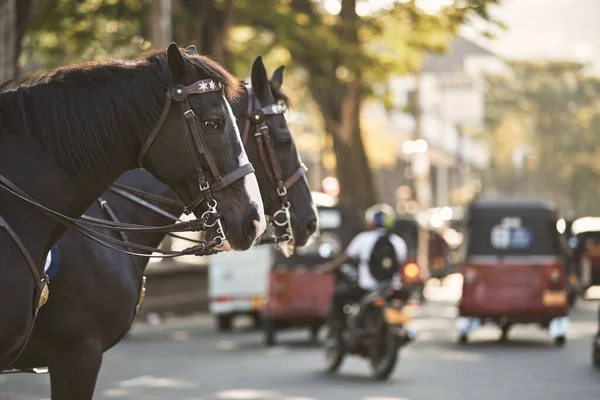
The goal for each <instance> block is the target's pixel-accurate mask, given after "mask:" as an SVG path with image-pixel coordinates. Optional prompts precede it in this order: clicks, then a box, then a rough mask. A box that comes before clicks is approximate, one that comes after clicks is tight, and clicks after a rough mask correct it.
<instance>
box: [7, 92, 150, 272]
mask: <svg viewBox="0 0 600 400" xmlns="http://www.w3.org/2000/svg"><path fill="white" fill-rule="evenodd" d="M55 85H60V84H55ZM81 85H84V83H81ZM79 89H80V90H78V91H77V95H78V96H80V99H81V100H82V102H83V104H85V102H86V101H89V103H92V100H91V99H93V96H94V92H93V91H92V90H88V91H85V90H81V89H82V88H79ZM56 92H58V91H56ZM64 92H65V91H64V90H63V91H62V92H61V93H62V94H61V95H62V96H63V98H65V95H64ZM54 93H55V92H54V91H52V85H51V84H47V85H46V86H44V85H39V86H31V87H28V88H25V89H24V88H20V89H17V90H15V91H8V92H3V93H0V160H1V162H0V174H2V175H3V176H4V177H6V178H7V179H9V180H10V181H11V182H13V183H14V184H15V185H16V186H18V187H19V188H20V189H22V190H23V191H24V192H26V193H27V194H28V195H29V196H31V197H32V198H34V199H35V200H37V201H38V202H39V203H41V204H43V205H44V206H46V207H48V208H51V209H53V210H55V211H57V212H59V213H61V214H64V215H67V216H69V217H73V218H75V217H78V216H80V215H81V214H83V212H84V211H85V210H86V209H87V208H88V207H89V206H90V205H91V204H92V203H93V202H94V200H95V199H97V198H98V196H99V195H100V194H101V193H102V192H103V191H104V190H105V189H106V188H107V187H108V186H109V185H110V184H111V183H112V182H114V181H115V180H116V179H117V178H118V177H119V176H120V175H121V174H123V173H124V172H125V171H127V170H128V169H132V168H134V167H135V166H136V149H137V147H139V144H138V142H139V139H138V138H137V136H135V135H136V133H137V132H135V131H132V128H131V124H130V123H129V122H127V121H123V124H119V123H118V122H119V121H120V120H123V119H126V118H125V117H124V115H113V116H112V120H111V122H106V124H105V125H106V126H110V128H111V129H113V130H115V131H116V130H119V132H112V133H111V134H107V135H99V136H98V137H96V138H94V139H91V135H89V134H88V136H89V137H90V139H89V140H81V142H84V143H81V144H80V145H65V143H63V142H67V141H69V140H71V141H72V140H73V137H77V135H80V139H81V138H87V136H86V133H87V132H92V131H91V129H94V127H93V125H94V121H93V119H89V120H88V119H85V116H84V115H83V111H81V115H79V114H78V113H77V112H76V111H65V112H64V115H63V114H61V115H62V117H63V119H61V120H60V121H59V120H57V119H52V121H54V122H55V123H56V126H53V124H52V123H51V122H47V121H46V120H44V114H43V113H44V112H49V111H48V110H50V109H52V110H54V108H52V107H53V106H52V105H48V104H47V103H43V97H44V96H47V97H48V98H51V96H52V95H53V94H54ZM86 96H89V99H87V98H86ZM131 97H134V96H131ZM70 100H71V101H72V100H73V99H70ZM127 101H132V102H133V101H135V100H133V99H125V100H124V102H127ZM121 106H122V107H123V108H125V109H131V108H130V107H129V105H128V104H125V103H123V104H121ZM44 107H46V108H44ZM82 108H84V107H83V106H82ZM41 109H43V110H42V111H41ZM119 112H120V111H119ZM82 118H83V119H84V121H86V123H85V124H82V123H81V119H82ZM98 118H103V116H101V117H98ZM36 121H37V122H36ZM57 121H59V122H57ZM106 121H108V120H106ZM45 122H47V123H46V125H44V126H42V125H43V124H44V123H45ZM71 122H72V125H71ZM116 122H117V123H116ZM72 126H73V128H72ZM140 128H141V129H143V127H140ZM86 129H90V131H86ZM67 130H72V131H70V132H68V133H65V131H67ZM73 132H75V134H74V133H73ZM115 138H121V139H120V140H121V142H120V143H115ZM92 140H93V142H92V143H90V141H92ZM63 146H65V147H63ZM77 146H81V147H82V148H84V147H86V148H87V149H86V150H84V151H78V149H79V147H77ZM65 148H68V149H65ZM94 150H96V151H94ZM85 153H87V154H85ZM91 153H95V154H102V155H103V156H102V157H105V159H103V160H102V161H96V158H94V154H91ZM90 158H91V159H93V160H94V161H93V162H97V163H98V164H99V165H97V168H91V169H89V168H83V167H82V168H81V170H78V175H79V176H75V175H76V173H75V172H74V171H73V169H74V167H73V164H77V163H81V165H82V166H83V165H85V163H86V162H87V163H88V165H89V159H90ZM98 159H100V158H98ZM66 160H68V161H66ZM69 163H70V164H69ZM100 163H102V165H100ZM106 164H111V167H110V168H109V170H107V169H106V168H103V166H104V165H106ZM0 213H1V214H2V216H3V217H4V218H5V219H6V220H7V221H8V223H9V224H10V225H11V227H12V228H13V229H14V230H15V231H16V232H17V234H18V235H19V237H20V238H21V239H22V240H23V242H24V243H25V245H26V247H27V249H28V250H29V252H30V253H31V255H32V257H33V259H34V261H35V262H37V263H38V265H39V264H41V261H42V260H43V258H44V257H45V254H46V253H47V251H49V249H50V247H51V246H52V244H53V243H55V242H56V241H57V240H58V238H59V237H60V236H61V235H62V234H63V233H64V232H65V230H66V228H65V227H64V226H63V225H61V224H59V223H58V222H56V221H55V220H54V219H52V218H50V217H48V216H47V215H46V214H44V213H42V212H41V211H39V210H38V209H36V208H35V207H33V206H31V205H28V204H26V203H25V202H23V201H21V200H19V199H17V198H15V197H14V196H13V195H11V194H9V193H7V192H5V191H3V190H0Z"/></svg>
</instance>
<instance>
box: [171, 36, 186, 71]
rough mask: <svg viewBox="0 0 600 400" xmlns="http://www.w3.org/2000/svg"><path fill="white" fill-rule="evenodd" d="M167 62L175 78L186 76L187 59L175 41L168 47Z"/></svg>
mask: <svg viewBox="0 0 600 400" xmlns="http://www.w3.org/2000/svg"><path fill="white" fill-rule="evenodd" d="M167 64H168V65H169V71H171V75H173V77H174V78H183V77H184V76H185V61H184V59H183V55H182V54H181V52H180V51H179V48H178V47H177V45H176V44H175V42H173V43H171V44H170V45H169V48H168V49H167Z"/></svg>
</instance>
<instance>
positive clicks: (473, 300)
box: [456, 200, 569, 345]
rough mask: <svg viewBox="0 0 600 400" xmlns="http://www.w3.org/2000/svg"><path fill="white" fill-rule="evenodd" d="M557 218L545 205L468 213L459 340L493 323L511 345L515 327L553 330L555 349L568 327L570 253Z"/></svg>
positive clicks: (511, 204) (481, 207)
mask: <svg viewBox="0 0 600 400" xmlns="http://www.w3.org/2000/svg"><path fill="white" fill-rule="evenodd" d="M556 222H557V214H556V211H555V209H554V208H553V207H552V206H551V205H550V204H549V203H547V202H545V201H541V200H539V201H538V200H477V201H475V202H473V203H471V205H470V206H469V208H468V212H467V216H466V232H465V240H464V246H465V247H464V249H463V250H464V253H465V258H464V260H463V262H462V266H461V272H462V275H463V288H462V298H461V300H460V303H459V317H458V319H457V321H456V322H457V328H458V331H459V340H460V342H461V343H466V342H467V340H468V337H469V335H470V334H471V333H472V332H473V330H475V329H476V328H477V327H478V326H480V325H481V324H483V323H486V322H491V323H494V324H496V325H498V326H499V327H500V329H501V330H502V336H501V338H502V339H504V340H505V339H507V337H508V333H509V330H510V328H511V327H512V326H513V325H514V324H517V323H536V324H539V325H540V326H541V327H543V328H547V329H549V333H550V336H551V337H552V339H553V340H554V342H555V343H556V344H557V345H562V344H564V343H565V341H566V336H567V329H568V326H569V316H568V315H569V305H568V302H567V290H566V289H567V279H566V274H565V265H566V262H567V260H568V251H567V248H566V244H565V243H564V242H563V240H562V238H561V236H560V234H559V233H558V231H557V229H556Z"/></svg>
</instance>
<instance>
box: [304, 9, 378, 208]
mask: <svg viewBox="0 0 600 400" xmlns="http://www.w3.org/2000/svg"><path fill="white" fill-rule="evenodd" d="M355 7H356V0H343V1H342V9H341V11H340V22H339V25H338V27H337V29H338V32H339V35H340V37H341V38H342V39H343V41H344V42H345V43H348V44H349V45H352V46H359V45H360V43H359V39H358V32H357V28H356V22H357V19H358V16H357V15H356V10H355ZM347 58H348V57H344V56H343V55H342V54H340V55H338V56H337V57H334V66H333V68H332V69H331V70H327V71H324V70H322V69H319V71H310V75H309V78H308V79H309V86H310V88H311V91H312V93H313V96H314V97H315V100H316V102H317V104H319V110H320V111H321V113H322V114H323V118H324V120H325V125H326V126H325V128H326V130H327V133H328V134H330V135H331V136H332V138H333V150H334V152H335V155H336V161H337V166H336V173H337V177H338V180H339V183H340V195H339V198H340V201H343V202H352V203H354V204H356V205H357V206H359V207H361V208H362V209H366V208H367V207H370V206H371V205H373V204H374V203H376V202H377V193H376V191H375V185H374V182H373V176H372V174H371V168H370V166H369V161H368V159H367V155H366V152H365V148H364V145H363V138H362V135H361V129H360V110H361V102H362V91H361V77H360V74H359V73H358V72H356V71H355V72H354V73H353V74H354V76H352V77H351V78H350V79H346V80H342V79H339V78H338V77H337V74H336V72H337V70H338V68H339V67H345V68H348V67H349V64H351V63H352V60H351V59H347ZM350 58H351V57H350ZM347 64H348V65H347Z"/></svg>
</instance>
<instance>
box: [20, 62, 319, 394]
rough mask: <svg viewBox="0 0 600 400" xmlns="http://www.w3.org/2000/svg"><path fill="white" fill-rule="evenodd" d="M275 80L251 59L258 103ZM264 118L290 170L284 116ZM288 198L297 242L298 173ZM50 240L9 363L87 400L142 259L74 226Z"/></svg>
mask: <svg viewBox="0 0 600 400" xmlns="http://www.w3.org/2000/svg"><path fill="white" fill-rule="evenodd" d="M282 80H283V69H282V68H280V69H278V70H277V71H276V72H275V74H274V75H273V78H272V79H271V81H270V82H269V81H268V80H267V75H266V71H265V68H264V66H263V63H262V60H261V59H260V58H258V59H257V60H256V61H255V63H254V65H253V72H252V90H253V92H254V93H257V94H258V93H260V94H261V99H260V100H261V103H262V104H266V105H270V104H276V103H277V102H278V101H287V98H286V97H285V96H284V95H283V93H282V92H281V90H280V87H281V83H282ZM250 100H251V98H250V97H249V96H248V95H247V93H246V92H243V94H242V95H241V98H240V101H239V102H237V104H236V107H234V109H235V110H236V112H235V116H236V117H237V118H238V123H239V124H240V125H242V127H243V125H244V122H245V120H246V119H247V118H248V115H247V109H248V107H247V105H248V102H249V101H250ZM265 121H266V124H267V125H268V127H269V131H270V132H271V135H272V137H273V139H274V141H275V142H276V144H275V146H274V149H275V151H274V153H275V156H276V159H277V161H278V163H279V165H280V166H281V170H282V171H283V173H286V175H287V174H289V173H292V172H293V171H296V170H297V169H298V168H299V167H300V166H301V165H300V159H299V156H298V152H297V150H296V147H295V144H294V141H293V138H292V136H291V133H290V131H289V129H288V128H287V124H286V122H285V119H284V118H283V116H281V115H278V116H273V117H270V118H267V119H266V120H265ZM251 140H252V139H249V140H248V142H247V144H246V147H247V149H248V154H249V155H250V161H252V163H253V164H254V165H255V169H256V174H257V177H258V181H259V186H260V189H261V195H262V198H263V199H265V200H266V201H265V208H266V209H267V210H272V211H273V212H276V211H277V210H278V209H279V207H280V205H281V204H280V200H279V197H278V196H277V192H276V190H275V188H274V187H273V186H272V184H271V182H270V180H269V179H268V177H267V174H266V172H265V168H264V167H263V166H262V159H261V157H260V155H259V153H258V152H257V151H252V150H251V149H252V148H256V144H255V143H254V142H253V140H252V141H251ZM118 183H120V184H123V185H126V186H128V187H131V188H135V189H137V190H141V191H143V192H146V193H150V194H154V195H158V196H162V197H167V198H172V199H174V198H175V196H174V194H173V193H172V192H171V190H170V189H169V188H168V187H166V186H165V185H163V184H161V183H160V182H158V181H157V180H156V179H155V178H153V177H152V176H151V175H150V174H148V173H146V172H145V171H131V172H129V173H127V174H125V175H124V176H122V177H121V178H120V179H119V180H118ZM288 198H289V201H290V203H291V208H292V210H293V214H294V218H293V223H292V225H293V228H294V237H295V239H296V241H297V245H301V244H304V243H305V242H306V238H308V237H309V236H311V235H312V234H313V233H314V232H315V229H316V213H315V209H314V205H313V202H312V197H311V193H310V187H309V186H308V183H307V182H306V180H303V181H299V182H297V183H296V184H295V185H293V186H292V187H291V188H290V190H289V195H288ZM102 200H104V201H105V202H106V203H104V204H105V205H104V207H106V205H109V206H110V207H111V209H112V211H113V212H114V214H115V216H116V217H117V219H119V220H121V221H124V222H130V223H137V224H150V225H164V224H167V223H169V222H171V220H170V219H169V217H168V216H165V215H164V214H160V213H157V212H155V211H153V210H151V209H150V208H146V207H144V206H142V205H140V204H138V203H135V202H133V201H131V200H130V199H127V198H125V197H123V196H122V195H120V194H119V193H118V192H114V191H112V190H108V191H107V192H105V193H104V194H103V195H102ZM162 208H163V210H164V211H167V212H168V213H170V214H174V215H179V214H181V211H182V206H178V205H176V204H175V205H168V206H164V207H162ZM86 215H90V216H93V217H97V218H107V211H106V210H104V209H103V208H102V207H101V206H100V202H97V203H96V204H94V205H93V206H92V207H91V208H90V209H88V211H87V212H86ZM106 233H107V234H110V233H109V232H106ZM113 235H114V233H113ZM163 237H164V234H140V233H136V234H130V235H129V240H130V241H131V242H134V243H139V244H145V245H149V246H157V245H158V244H159V243H160V242H161V241H162V239H163ZM58 245H59V249H60V267H59V271H60V272H59V273H58V274H57V275H56V277H55V278H54V279H52V281H51V283H50V287H51V290H52V296H51V297H50V299H49V300H48V303H47V304H46V305H45V306H44V307H42V308H41V309H40V311H39V314H38V318H37V321H36V324H35V328H34V330H33V334H32V336H31V339H30V340H29V342H28V345H27V347H26V349H25V352H24V353H23V354H22V356H21V357H20V358H19V359H18V360H17V362H16V363H15V365H14V366H15V367H18V368H23V369H25V368H33V367H42V366H49V370H50V377H51V387H52V389H51V390H52V399H53V400H72V399H77V400H88V399H91V398H92V394H93V392H94V387H95V384H96V378H97V375H98V372H99V370H100V366H101V362H102V353H103V352H104V351H106V350H108V349H109V348H110V347H112V346H114V345H115V344H117V343H118V342H119V341H120V340H121V338H122V337H123V336H124V335H125V333H126V332H127V331H128V330H129V328H130V326H131V323H132V322H133V319H134V317H135V311H136V305H137V304H138V298H139V296H140V289H141V287H142V277H143V275H144V270H145V268H146V265H147V259H142V258H132V257H129V256H128V255H126V254H121V253H117V252H115V251H111V250H109V249H106V248H103V247H100V246H99V245H97V244H95V243H93V242H91V241H89V240H87V239H86V238H85V237H83V236H81V235H80V234H78V233H77V232H75V231H68V232H67V233H65V235H64V236H63V237H62V238H61V239H60V240H59V242H58ZM240 267H242V266H240Z"/></svg>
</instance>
